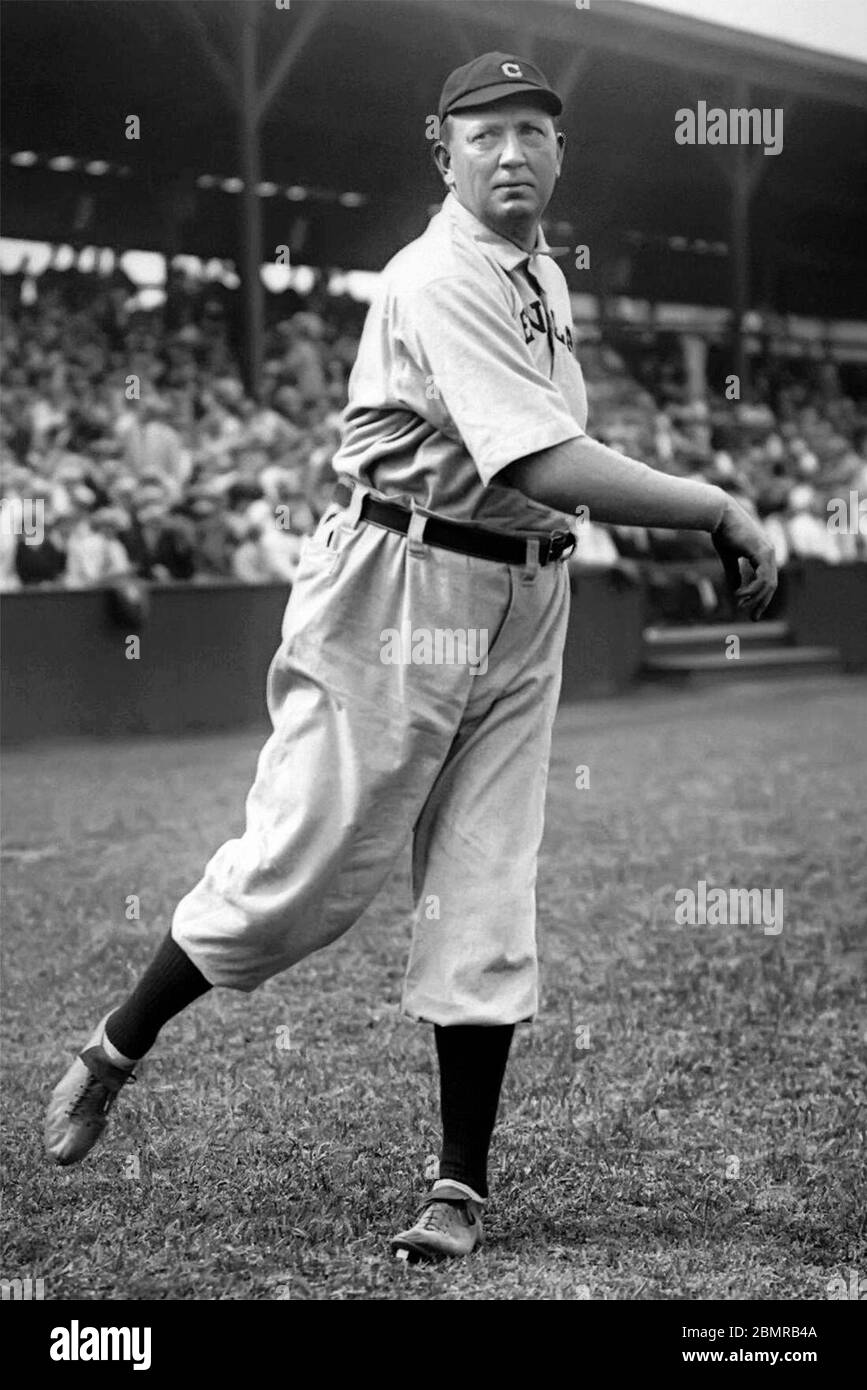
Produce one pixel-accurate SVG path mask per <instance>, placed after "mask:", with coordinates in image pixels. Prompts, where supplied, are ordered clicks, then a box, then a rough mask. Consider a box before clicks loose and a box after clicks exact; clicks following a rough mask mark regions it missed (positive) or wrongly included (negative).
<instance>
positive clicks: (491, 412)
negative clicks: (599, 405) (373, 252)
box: [397, 276, 584, 485]
mask: <svg viewBox="0 0 867 1390" xmlns="http://www.w3.org/2000/svg"><path fill="white" fill-rule="evenodd" d="M397 319H398V322H399V324H400V330H401V336H402V337H403V341H404V345H405V347H406V349H407V351H408V352H409V353H410V354H411V355H412V356H413V358H414V359H415V361H416V363H417V364H418V366H419V367H420V368H421V370H422V371H423V372H424V373H425V375H426V376H428V377H430V379H431V382H432V386H433V389H434V390H435V391H436V394H437V396H438V398H439V399H440V400H441V402H442V404H443V405H444V406H445V409H446V410H447V412H448V414H449V416H450V417H451V420H452V421H453V423H454V426H455V429H456V430H457V432H458V434H459V435H460V437H461V439H462V440H463V442H464V445H465V446H466V449H467V451H468V453H469V454H470V456H471V458H472V459H473V462H474V463H475V465H476V469H477V470H478V473H479V476H480V478H481V479H482V482H483V483H485V484H486V485H487V484H488V483H489V482H490V481H491V480H492V478H493V477H494V475H495V474H497V473H499V472H500V470H501V469H503V468H505V467H507V465H508V464H510V463H514V461H515V460H516V459H519V458H525V457H526V456H527V455H528V454H534V453H537V452H538V451H539V450H540V449H549V448H551V447H552V446H553V445H555V444H563V443H565V441H566V440H568V439H577V438H579V437H580V436H581V435H582V434H583V433H584V431H583V430H582V428H581V426H580V425H579V424H578V421H577V420H576V419H575V418H574V416H573V415H572V414H571V412H570V411H569V408H568V406H567V405H566V403H565V402H564V400H563V397H562V396H561V394H560V392H559V391H558V389H557V387H556V386H555V385H554V383H553V382H552V381H550V380H549V379H548V377H546V376H545V375H544V374H543V373H542V372H540V371H539V369H538V367H537V366H536V364H535V362H534V361H533V359H532V357H531V356H530V353H529V351H528V348H527V344H526V343H525V342H524V337H523V334H522V332H521V330H520V327H519V325H518V322H517V321H516V320H515V319H514V318H513V317H512V315H511V313H510V312H509V309H508V306H507V305H506V303H505V302H504V300H503V299H502V298H500V297H499V296H498V295H497V293H496V291H495V290H494V289H493V288H492V287H490V286H487V285H485V284H483V283H482V284H477V283H475V282H473V281H470V280H464V279H461V278H460V277H458V276H449V277H447V278H443V279H440V280H434V281H433V282H431V283H430V284H427V285H425V286H423V287H422V288H420V289H414V290H411V291H409V292H406V293H404V294H403V295H401V297H400V305H399V313H398V315H397Z"/></svg>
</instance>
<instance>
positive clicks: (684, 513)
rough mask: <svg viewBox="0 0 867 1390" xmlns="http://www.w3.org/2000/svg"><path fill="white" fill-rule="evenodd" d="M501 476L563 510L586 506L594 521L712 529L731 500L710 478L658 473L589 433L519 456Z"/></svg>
mask: <svg viewBox="0 0 867 1390" xmlns="http://www.w3.org/2000/svg"><path fill="white" fill-rule="evenodd" d="M497 481H498V482H504V483H506V484H508V485H510V486H512V487H516V488H517V489H518V490H519V492H523V493H524V494H525V495H526V496H527V497H530V498H531V499H532V500H533V501H534V502H541V503H543V504H544V505H546V506H549V507H554V508H555V509H556V510H557V511H561V512H567V513H572V514H574V513H575V512H576V511H577V510H578V508H579V507H582V506H584V507H587V508H588V510H589V513H590V518H591V520H593V521H608V522H612V523H613V524H615V525H620V526H666V527H671V528H672V529H674V530H689V531H712V530H714V528H715V527H716V526H717V524H718V523H719V521H720V520H721V518H722V514H723V510H724V508H725V505H726V501H727V497H726V494H725V493H724V492H723V491H722V490H721V489H720V488H717V487H713V486H712V485H711V484H710V483H701V482H693V481H692V480H691V479H689V478H672V477H669V476H668V475H667V474H666V473H658V472H657V471H656V469H654V468H649V467H648V465H647V464H646V463H637V462H636V460H635V459H630V458H626V456H625V455H624V454H618V453H617V451H616V450H615V449H609V448H608V447H607V445H605V444H600V443H598V441H597V440H595V439H588V438H587V436H586V435H582V436H581V438H579V439H570V440H567V442H566V443H565V444H555V445H554V447H553V448H551V449H543V450H541V451H540V452H539V453H538V454H530V455H528V457H527V458H523V459H518V460H517V461H516V462H515V463H512V464H510V465H509V466H508V468H505V469H503V471H502V473H501V474H499V476H498V479H497Z"/></svg>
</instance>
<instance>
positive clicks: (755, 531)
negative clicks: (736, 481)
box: [711, 497, 777, 622]
mask: <svg viewBox="0 0 867 1390" xmlns="http://www.w3.org/2000/svg"><path fill="white" fill-rule="evenodd" d="M711 539H712V540H713V543H714V546H715V548H716V552H717V554H718V555H719V557H720V559H721V561H722V566H723V569H724V570H725V574H726V579H727V580H728V585H729V588H730V590H731V591H732V594H733V595H734V597H735V598H736V599H737V601H738V607H739V608H742V609H743V610H744V611H745V612H746V613H747V614H748V615H749V617H750V618H751V619H752V621H753V622H758V620H759V618H760V617H761V616H762V614H763V613H764V611H765V609H766V608H767V606H768V604H769V603H770V601H771V599H772V598H773V597H774V594H775V593H776V591H777V560H776V556H775V555H774V548H773V546H772V545H771V543H770V541H768V540H767V539H766V538H765V535H764V533H763V531H762V529H761V527H760V526H759V524H758V522H756V521H754V520H753V518H752V517H751V516H750V514H749V512H746V511H744V509H743V507H739V506H738V504H737V502H735V501H734V500H733V499H732V498H731V497H728V498H727V499H726V505H725V508H724V510H723V514H722V517H721V518H720V521H719V522H718V524H717V526H716V528H715V530H713V531H712V532H711ZM740 560H746V561H747V562H748V563H749V564H750V566H751V567H752V570H753V578H752V579H749V580H742V579H741V570H740V565H739V563H738V562H739V561H740Z"/></svg>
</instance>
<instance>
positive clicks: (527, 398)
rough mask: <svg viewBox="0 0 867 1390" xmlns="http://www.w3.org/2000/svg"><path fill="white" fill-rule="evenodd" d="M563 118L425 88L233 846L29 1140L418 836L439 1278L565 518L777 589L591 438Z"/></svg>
mask: <svg viewBox="0 0 867 1390" xmlns="http://www.w3.org/2000/svg"><path fill="white" fill-rule="evenodd" d="M561 109H562V107H561V102H560V99H559V97H558V96H557V95H556V93H555V92H554V91H553V90H552V89H551V87H550V85H549V84H548V82H547V81H546V79H545V77H544V75H543V74H542V73H541V72H540V70H539V69H538V67H536V66H535V65H534V64H533V63H530V62H527V61H525V60H524V59H521V58H519V57H516V56H514V55H512V54H506V53H485V54H483V55H482V56H481V57H479V58H476V59H475V60H474V61H472V62H470V63H467V64H465V65H464V66H463V67H460V68H458V69H457V70H456V71H455V72H453V73H452V74H451V75H450V76H449V77H448V78H447V80H446V82H445V84H444V86H443V89H442V95H441V97H440V102H439V120H440V132H439V140H438V141H437V143H436V145H435V147H434V158H435V160H436V163H437V166H438V169H439V171H440V173H441V175H442V178H443V180H444V183H445V186H446V190H447V191H446V196H445V198H444V202H443V205H442V208H441V209H440V211H439V212H437V214H436V215H435V216H434V217H433V218H432V219H431V222H430V224H429V226H428V228H427V230H426V231H425V232H424V233H423V234H422V236H420V237H419V238H418V239H417V240H416V241H413V242H412V243H411V244H410V245H408V246H406V247H405V248H404V249H403V250H402V251H401V252H399V253H398V255H396V256H395V257H394V258H393V260H392V261H391V262H390V263H389V264H388V265H387V266H386V268H385V271H384V272H383V274H382V276H381V279H380V283H379V286H378V289H377V292H376V296H375V298H374V300H373V302H372V304H371V307H370V310H369V313H368V316H367V320H366V323H365V327H364V331H363V335H362V338H361V343H360V346H359V351H358V358H357V361H356V363H355V366H354V369H353V372H352V376H351V380H350V384H349V400H348V404H347V407H346V409H345V412H344V416H343V429H342V442H341V445H340V448H339V450H338V453H337V455H336V458H335V461H334V466H335V470H336V472H337V473H338V475H339V479H340V481H339V483H338V485H337V488H336V490H335V494H334V500H333V502H332V504H331V505H330V506H329V507H328V508H327V510H326V511H325V513H324V515H323V516H322V519H321V521H320V523H319V525H318V528H317V530H316V532H315V533H314V535H313V536H312V537H311V538H310V539H309V540H308V541H307V542H306V544H305V547H304V551H303V555H302V559H301V563H300V568H299V570H298V574H297V577H296V580H295V584H294V587H293V589H292V594H291V597H290V599H289V603H288V605H287V608H286V613H285V618H284V622H283V629H282V642H281V645H280V647H279V649H278V651H277V653H276V655H275V656H274V659H273V661H272V664H271V667H270V670H269V675H268V687H267V697H268V707H269V712H270V716H271V720H272V724H273V732H272V734H271V736H270V738H269V739H268V741H267V743H266V744H265V746H264V748H263V749H262V752H261V754H260V757H259V762H258V767H257V771H256V777H255V781H254V784H253V787H252V789H251V791H250V793H249V796H248V799H247V805H246V828H245V830H244V833H243V835H242V836H241V837H240V838H239V839H233V840H229V841H228V842H227V843H226V844H224V845H223V846H222V848H220V849H219V850H217V852H216V854H215V855H214V856H213V858H212V859H211V861H210V863H209V864H208V865H207V867H206V869H205V871H204V875H203V877H202V879H201V881H200V882H199V883H197V884H196V886H195V887H194V888H193V889H192V891H191V892H190V893H188V894H187V896H186V897H185V898H183V899H182V901H181V902H180V903H179V904H178V906H177V909H176V911H175V913H174V917H173V920H172V924H171V931H170V933H169V935H168V936H167V938H166V939H165V941H164V942H163V944H162V945H161V946H160V947H159V949H158V950H157V953H156V956H155V958H154V960H153V962H152V963H151V965H150V966H149V967H148V969H147V970H146V971H145V973H144V975H143V977H142V979H141V980H140V982H139V983H138V985H137V986H136V987H135V989H134V990H133V991H132V993H131V995H130V996H129V997H128V998H127V999H126V1000H125V1001H124V1002H123V1003H121V1004H120V1006H119V1007H117V1008H115V1009H113V1010H112V1011H111V1012H110V1013H109V1014H108V1015H107V1016H106V1017H105V1018H104V1019H103V1020H102V1022H101V1023H100V1024H99V1025H98V1027H97V1028H96V1030H95V1031H94V1033H93V1035H92V1037H91V1038H90V1039H89V1041H88V1042H87V1044H86V1046H85V1047H84V1049H83V1050H82V1052H81V1053H80V1055H79V1056H78V1057H77V1058H76V1059H75V1060H74V1062H73V1063H72V1066H71V1067H70V1069H69V1071H68V1072H67V1073H66V1075H65V1076H64V1077H63V1079H62V1080H61V1081H60V1083H59V1084H58V1086H57V1087H56V1089H55V1091H54V1093H53V1096H52V1098H51V1102H50V1105H49V1108H48V1114H47V1119H46V1129H45V1138H46V1147H47V1151H48V1153H49V1155H50V1156H51V1158H52V1159H54V1160H55V1161H56V1162H57V1163H61V1164H68V1163H75V1162H77V1161H78V1160H80V1159H82V1158H83V1157H84V1156H85V1154H86V1153H87V1152H88V1151H89V1150H90V1149H91V1148H92V1146H93V1145H94V1144H95V1143H96V1141H97V1139H98V1138H99V1136H100V1134H101V1133H102V1131H103V1129H104V1128H105V1124H106V1119H107V1115H108V1112H109V1110H110V1109H111V1107H112V1105H113V1103H114V1101H115V1099H116V1097H117V1094H118V1092H119V1091H120V1089H121V1088H122V1087H123V1086H124V1085H125V1084H126V1083H127V1082H128V1081H129V1080H130V1079H131V1078H132V1077H133V1075H134V1074H135V1067H136V1063H137V1061H138V1060H139V1059H140V1058H142V1057H143V1056H144V1055H145V1053H146V1052H147V1051H148V1050H149V1049H150V1048H151V1047H152V1046H153V1044H154V1041H155V1039H156V1037H157V1034H158V1032H159V1030H160V1029H161V1028H162V1026H163V1025H164V1024H165V1023H166V1022H167V1021H168V1020H169V1019H170V1018H172V1017H173V1016H174V1015H175V1014H177V1013H178V1012H180V1010H182V1009H183V1008H185V1007H186V1006H187V1005H188V1004H190V1003H191V1002H192V1001H193V1000H194V999H196V998H197V997H198V996H200V995H203V994H204V993H205V992H206V991H207V990H209V989H210V988H211V987H212V986H225V987H228V988H231V989H236V990H243V991H250V990H253V989H255V988H256V987H257V986H258V985H260V984H262V982H263V981H264V980H267V979H268V978H269V977H270V976H272V975H275V974H277V973H278V972H279V971H282V970H286V969H287V968H288V967H290V966H292V965H294V964H295V963H296V962H297V961H300V960H302V959H303V958H304V957H305V956H307V955H309V954H310V953H311V952H312V951H317V950H319V949H320V948H321V947H323V946H326V945H327V944H328V943H329V942H331V941H334V940H335V939H336V938H337V937H339V936H340V935H341V934H342V933H343V932H345V931H347V930H348V928H349V927H351V926H352V924H353V923H354V922H355V921H356V920H357V919H358V917H359V916H360V915H361V913H362V912H363V911H364V909H365V908H366V907H367V906H368V905H369V904H370V902H371V901H372V900H373V898H374V897H375V895H376V893H377V891H378V889H379V888H380V886H381V885H382V883H383V882H384V881H385V879H386V878H387V876H388V874H389V872H390V870H391V869H392V866H393V865H394V863H395V860H396V859H397V857H398V855H399V853H400V851H401V849H402V847H403V846H404V844H405V843H406V840H407V836H408V833H410V832H411V837H412V890H413V897H414V927H413V937H412V945H411V949H410V953H409V962H408V966H407V972H406V980H405V985H404V991H403V1010H404V1012H405V1013H406V1014H407V1015H408V1016H409V1017H410V1018H413V1019H416V1020H421V1021H424V1022H426V1023H430V1024H432V1025H433V1028H434V1037H435V1045H436V1052H437V1058H438V1063H439V1075H440V1099H441V1115H442V1148H441V1152H440V1158H439V1176H438V1178H437V1179H436V1180H435V1181H434V1182H433V1184H432V1186H431V1188H430V1190H429V1192H428V1194H427V1197H426V1199H425V1201H424V1203H423V1206H422V1208H421V1211H420V1213H419V1214H418V1216H417V1218H416V1219H415V1221H414V1223H413V1224H412V1225H411V1226H410V1227H409V1228H408V1229H406V1230H403V1231H401V1232H400V1233H399V1234H398V1235H396V1236H395V1237H394V1239H393V1241H392V1247H393V1249H394V1250H395V1251H396V1252H397V1253H399V1254H402V1255H403V1256H404V1257H407V1258H411V1259H419V1258H421V1259H425V1258H427V1259H435V1258H439V1257H442V1256H456V1255H465V1254H468V1253H469V1252H470V1251H472V1250H473V1249H474V1248H475V1247H476V1246H477V1244H478V1242H479V1241H480V1239H481V1236H482V1222H481V1216H482V1210H483V1206H484V1204H485V1202H486V1200H487V1198H488V1186H487V1159H488V1149H489V1145H490V1141H491V1135H492V1131H493V1127H494V1121H495V1118H496V1113H497V1107H498V1103H499V1095H500V1087H501V1084H502V1079H503V1074H504V1071H505V1067H506V1061H507V1057H508V1053H509V1047H510V1044H511V1040H512V1035H513V1032H514V1027H515V1024H516V1023H519V1022H524V1021H528V1020H531V1019H532V1018H533V1016H534V1014H535V1012H536V1009H537V960H536V941H535V881H536V863H537V852H538V848H539V842H540V839H541V836H542V826H543V809H544V798H545V786H546V777H547V767H548V759H549V749H550V740H551V727H552V722H553V719H554V714H555V710H556V707H557V700H558V695H559V687H560V671H561V655H562V650H563V642H564V637H565V633H566V622H567V615H568V607H569V581H568V576H567V567H566V565H565V564H564V563H563V560H564V558H565V557H566V556H567V555H568V554H569V553H570V551H571V549H572V548H573V547H574V543H575V536H574V531H573V527H574V519H575V516H576V512H577V511H578V509H579V508H585V507H586V508H589V513H590V515H591V516H592V518H593V519H594V520H596V521H600V522H606V521H607V522H613V523H622V524H625V525H639V526H655V527H660V526H662V527H679V528H680V527H683V528H692V529H698V530H705V531H708V532H711V533H712V534H713V537H714V541H715V544H716V547H717V550H718V551H719V553H720V555H721V557H722V559H723V561H724V563H725V565H726V569H727V572H728V575H729V578H730V580H731V581H732V583H733V584H737V585H738V599H739V602H740V604H741V606H742V608H743V609H744V610H745V611H747V612H749V613H750V615H751V616H753V617H758V616H759V615H760V614H761V613H762V612H763V611H764V609H765V607H766V606H767V604H768V603H769V602H770V599H771V597H772V595H773V592H774V589H775V585H776V574H775V568H774V557H773V552H772V550H771V547H770V546H769V545H768V544H767V543H766V542H765V540H764V538H763V536H762V533H761V532H760V531H759V529H758V527H757V526H756V525H755V524H754V522H753V521H752V519H751V518H750V517H749V516H748V515H747V514H746V513H745V512H744V511H742V510H741V509H740V508H739V507H738V506H737V504H736V503H735V502H733V501H732V499H731V498H730V497H728V496H727V494H726V493H724V492H722V491H721V490H719V489H718V488H716V487H713V486H710V485H708V484H704V483H702V482H697V481H689V480H684V479H681V478H672V477H667V476H665V475H663V474H661V473H658V472H656V471H655V470H654V469H652V468H650V467H648V466H646V465H645V464H643V463H639V462H636V461H635V460H632V459H628V458H625V457H624V456H622V455H621V454H618V453H617V452H615V451H613V450H611V449H609V448H606V447H605V446H603V445H601V444H599V443H597V442H595V441H594V440H592V439H591V438H589V437H588V435H587V434H586V433H585V424H586V414H587V403H586V396H585V390H584V383H583V380H582V375H581V370H580V367H579V365H578V363H577V361H576V359H575V356H574V354H573V330H572V323H571V315H570V303H569V295H568V291H567V286H566V281H565V279H564V277H563V275H562V273H561V271H560V270H559V268H558V267H557V265H556V264H555V261H554V258H553V253H552V252H551V250H550V248H549V247H548V244H547V243H546V241H545V238H544V235H543V233H542V230H541V227H540V219H541V217H542V214H543V213H544V211H545V208H546V206H547V204H548V202H549V199H550V197H551V194H552V192H553V190H554V186H555V184H556V182H557V179H558V178H559V177H560V169H561V165H562V160H563V153H564V145H565V138H564V136H563V134H562V133H560V131H559V129H558V124H557V117H558V116H559V114H560V112H561ZM741 557H743V559H745V560H746V561H747V562H748V565H749V567H750V570H751V573H749V572H747V573H748V577H745V578H744V579H743V581H741V579H740V575H739V565H738V562H739V559H740V558H741Z"/></svg>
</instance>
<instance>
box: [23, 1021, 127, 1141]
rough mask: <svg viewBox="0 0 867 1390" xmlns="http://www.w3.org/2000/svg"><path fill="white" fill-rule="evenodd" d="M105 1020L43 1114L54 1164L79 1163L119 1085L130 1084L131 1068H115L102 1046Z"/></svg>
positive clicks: (102, 1125) (102, 1124)
mask: <svg viewBox="0 0 867 1390" xmlns="http://www.w3.org/2000/svg"><path fill="white" fill-rule="evenodd" d="M110 1017H111V1014H106V1016H105V1018H104V1019H103V1020H102V1022H101V1023H100V1025H99V1027H98V1028H97V1029H96V1030H95V1032H94V1034H93V1036H92V1037H91V1038H89V1039H88V1042H87V1044H86V1046H85V1047H84V1048H83V1049H82V1051H81V1052H80V1053H79V1055H78V1056H77V1057H76V1059H75V1061H74V1062H73V1063H72V1066H71V1067H70V1068H69V1070H68V1071H67V1073H66V1075H65V1076H64V1077H63V1078H62V1080H60V1081H58V1083H57V1085H56V1086H55V1088H54V1090H53V1091H52V1093H51V1100H50V1101H49V1102H48V1109H47V1111H46V1112H45V1152H46V1153H47V1154H48V1157H49V1158H50V1159H52V1160H53V1162H54V1163H60V1164H64V1165H65V1164H68V1163H79V1162H80V1161H81V1159H83V1158H84V1156H85V1154H88V1153H90V1150H91V1149H92V1148H93V1146H94V1144H95V1143H96V1141H97V1139H99V1137H100V1135H101V1134H102V1132H103V1130H104V1129H105V1126H106V1124H107V1123H108V1112H109V1110H110V1109H111V1107H112V1106H113V1105H114V1102H115V1101H116V1100H117V1094H118V1091H119V1090H120V1088H121V1086H125V1085H126V1083H127V1082H128V1081H134V1080H135V1075H134V1072H133V1067H117V1066H115V1065H114V1063H113V1062H110V1061H109V1060H108V1057H107V1056H106V1054H105V1049H104V1047H103V1045H102V1044H103V1036H104V1031H105V1025H106V1022H107V1021H108V1019H109V1018H110Z"/></svg>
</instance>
